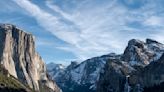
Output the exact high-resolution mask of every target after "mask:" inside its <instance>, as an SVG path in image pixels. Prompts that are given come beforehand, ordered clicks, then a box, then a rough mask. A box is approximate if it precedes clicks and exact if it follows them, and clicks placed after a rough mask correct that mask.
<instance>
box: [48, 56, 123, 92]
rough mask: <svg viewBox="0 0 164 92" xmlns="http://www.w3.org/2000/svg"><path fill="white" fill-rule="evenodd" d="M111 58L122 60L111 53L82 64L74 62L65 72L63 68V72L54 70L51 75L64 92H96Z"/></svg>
mask: <svg viewBox="0 0 164 92" xmlns="http://www.w3.org/2000/svg"><path fill="white" fill-rule="evenodd" d="M110 58H120V56H119V55H117V56H116V55H115V54H114V53H111V54H108V55H104V56H101V57H94V58H91V59H88V60H85V61H83V62H82V63H78V62H72V63H71V64H70V65H69V66H67V67H66V68H64V70H63V68H62V69H61V72H56V71H55V70H54V71H53V70H52V71H49V73H50V74H51V75H52V76H53V79H54V80H55V81H56V83H57V84H58V85H59V87H60V88H61V89H62V90H63V92H95V91H96V84H97V81H98V80H99V74H100V72H101V70H102V68H103V67H104V65H105V63H106V61H107V60H108V59H110ZM48 68H49V67H48ZM54 69H56V68H54ZM48 70H49V69H48ZM53 72H54V73H53ZM55 72H56V73H55Z"/></svg>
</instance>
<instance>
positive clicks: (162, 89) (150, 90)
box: [143, 82, 164, 92]
mask: <svg viewBox="0 0 164 92" xmlns="http://www.w3.org/2000/svg"><path fill="white" fill-rule="evenodd" d="M143 92H164V82H162V83H161V84H159V85H154V86H153V87H145V88H144V91H143Z"/></svg>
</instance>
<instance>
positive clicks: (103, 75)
mask: <svg viewBox="0 0 164 92" xmlns="http://www.w3.org/2000/svg"><path fill="white" fill-rule="evenodd" d="M163 52H164V45H163V44H161V43H159V42H157V41H155V40H152V39H146V42H143V41H140V40H137V39H132V40H130V41H129V42H128V46H127V47H126V49H125V51H124V53H123V54H120V55H116V54H114V53H110V54H108V55H103V56H100V57H94V58H91V59H88V60H85V61H83V62H81V63H78V62H72V63H71V64H70V65H69V66H67V67H63V65H61V64H60V65H59V64H58V65H56V64H52V63H51V64H48V65H47V68H48V72H49V74H50V75H51V76H52V77H53V79H54V80H55V81H56V83H57V84H58V85H59V87H60V88H61V89H62V90H63V92H143V91H144V92H146V90H145V88H149V87H153V86H154V85H158V84H160V83H162V82H164V65H163V62H164V55H163ZM163 89H164V88H163ZM154 92H155V91H154ZM157 92H164V91H157Z"/></svg>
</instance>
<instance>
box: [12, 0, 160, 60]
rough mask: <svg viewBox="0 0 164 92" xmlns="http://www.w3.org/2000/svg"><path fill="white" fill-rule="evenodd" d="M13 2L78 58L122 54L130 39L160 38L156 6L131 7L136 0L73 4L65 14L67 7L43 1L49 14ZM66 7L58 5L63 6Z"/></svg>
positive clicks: (27, 3) (19, 1) (89, 0)
mask: <svg viewBox="0 0 164 92" xmlns="http://www.w3.org/2000/svg"><path fill="white" fill-rule="evenodd" d="M13 1H15V2H16V3H17V4H18V5H19V6H20V7H22V8H23V9H25V10H26V11H27V12H28V13H29V15H30V16H32V17H34V18H35V19H36V20H37V22H38V24H39V25H40V26H42V27H44V28H45V29H46V30H47V31H49V32H51V33H52V34H53V35H54V36H56V37H58V38H59V39H60V40H63V41H65V42H66V43H68V44H69V46H62V47H57V48H58V49H63V50H66V51H70V52H73V53H74V54H75V55H76V56H77V57H78V58H79V59H86V58H89V57H92V56H97V55H102V54H105V53H109V52H118V53H122V52H123V49H124V48H125V46H126V44H127V41H128V40H130V39H132V38H137V39H142V40H143V39H145V38H147V37H150V38H154V39H157V40H160V41H161V37H162V36H161V35H163V32H162V31H161V30H163V26H162V25H161V24H162V23H163V16H159V15H157V13H156V12H157V11H156V7H157V6H156V5H154V3H151V2H150V3H147V2H137V5H135V2H134V1H136V0H128V1H127V2H126V1H125V2H123V3H121V1H120V0H106V1H105V2H98V0H84V1H83V2H80V3H78V2H74V4H76V6H75V7H74V8H73V9H70V10H71V11H68V10H69V9H68V8H63V7H62V6H61V5H60V6H59V5H57V4H56V3H54V2H53V1H47V2H46V5H47V7H48V8H49V9H51V10H52V11H53V12H51V13H50V12H47V11H45V10H42V9H41V8H40V7H39V6H37V5H36V4H34V3H32V2H30V1H28V0H13ZM73 1H74V0H72V2H73ZM70 2H71V1H70ZM66 4H67V3H63V4H62V5H63V6H65V7H66ZM132 6H133V7H132ZM134 6H135V7H134ZM70 7H71V6H70ZM158 12H159V11H158ZM152 26H153V27H152ZM154 28H155V30H154ZM156 31H158V33H157V32H156ZM159 33H160V34H159Z"/></svg>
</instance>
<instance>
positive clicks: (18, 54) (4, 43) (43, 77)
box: [0, 24, 60, 92]
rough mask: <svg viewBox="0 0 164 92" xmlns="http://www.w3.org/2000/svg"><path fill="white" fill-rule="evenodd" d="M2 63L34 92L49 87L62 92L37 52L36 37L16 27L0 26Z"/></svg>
mask: <svg viewBox="0 0 164 92" xmlns="http://www.w3.org/2000/svg"><path fill="white" fill-rule="evenodd" d="M0 63H1V64H2V65H3V66H4V67H5V68H6V69H7V70H8V72H9V73H10V74H11V75H13V76H14V77H15V78H17V79H19V80H20V81H22V82H23V83H25V84H27V85H28V86H29V87H30V88H32V89H34V90H38V91H39V90H40V89H41V88H43V87H48V88H49V89H50V90H51V91H54V92H59V91H60V89H59V88H58V87H57V85H56V84H55V83H54V82H53V81H52V80H51V79H50V78H49V76H48V74H47V72H46V66H45V64H44V62H43V60H42V58H41V57H40V56H39V54H38V53H37V52H36V51H35V43H34V37H33V36H32V35H31V34H28V33H25V32H23V31H22V30H21V29H19V28H17V27H16V26H14V25H10V24H1V25H0Z"/></svg>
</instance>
